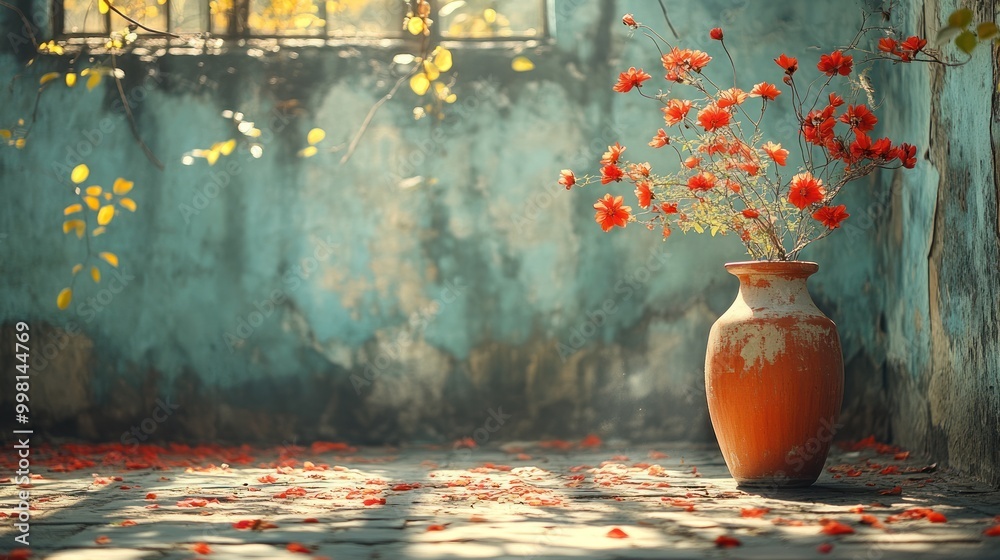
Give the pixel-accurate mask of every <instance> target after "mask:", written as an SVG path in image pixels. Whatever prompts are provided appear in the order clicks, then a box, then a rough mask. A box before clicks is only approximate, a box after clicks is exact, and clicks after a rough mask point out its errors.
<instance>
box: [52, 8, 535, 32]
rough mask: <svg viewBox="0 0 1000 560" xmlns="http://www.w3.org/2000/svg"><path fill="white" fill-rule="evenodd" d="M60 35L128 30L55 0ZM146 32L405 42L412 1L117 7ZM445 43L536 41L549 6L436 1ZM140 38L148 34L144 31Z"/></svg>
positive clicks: (113, 16)
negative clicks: (407, 19)
mask: <svg viewBox="0 0 1000 560" xmlns="http://www.w3.org/2000/svg"><path fill="white" fill-rule="evenodd" d="M56 2H57V5H56V10H57V11H56V13H57V14H58V13H60V11H61V15H62V17H61V18H57V19H59V20H60V23H61V24H62V25H61V35H62V36H65V37H88V36H94V37H107V36H108V35H109V34H110V33H112V32H120V31H122V30H123V29H125V28H126V27H128V26H129V21H128V20H127V19H126V18H123V17H122V16H120V15H119V14H117V13H115V11H114V10H112V9H109V7H108V6H107V5H106V4H105V3H104V0H56ZM111 4H112V5H113V6H114V8H115V9H117V10H118V11H120V12H122V13H124V14H125V15H127V16H128V18H131V19H133V20H136V21H138V22H140V23H142V24H143V25H144V26H146V27H149V28H152V29H157V30H162V31H167V32H170V33H175V34H181V35H183V34H200V33H208V34H210V35H211V36H215V37H230V38H231V37H240V38H250V37H287V38H293V37H298V38H310V37H312V38H323V37H328V38H345V39H349V38H404V37H406V36H407V35H408V33H406V31H405V30H404V29H403V27H402V22H403V20H404V18H405V17H406V14H407V11H408V10H409V7H410V2H409V1H408V0H111ZM431 4H432V6H433V9H434V12H433V13H434V15H435V17H433V19H434V21H435V24H434V25H433V26H431V31H432V33H433V34H434V35H435V37H436V38H437V39H441V40H487V41H489V40H494V41H496V40H529V39H540V38H542V37H544V36H545V35H546V33H547V28H548V26H547V19H546V9H545V6H546V0H503V1H502V2H501V1H500V0H433V1H432V3H431ZM501 6H502V7H501ZM135 31H136V33H138V34H139V35H143V34H145V35H147V36H148V35H149V33H147V32H144V31H143V30H142V29H137V30H135Z"/></svg>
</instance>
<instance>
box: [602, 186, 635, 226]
mask: <svg viewBox="0 0 1000 560" xmlns="http://www.w3.org/2000/svg"><path fill="white" fill-rule="evenodd" d="M622 202H623V201H622V197H621V196H611V195H610V194H606V195H604V198H602V199H600V200H598V201H597V203H596V204H594V210H597V214H595V215H594V220H595V221H597V223H599V224H601V229H603V230H604V231H611V228H613V227H615V226H618V227H620V228H623V227H625V224H627V223H628V220H629V218H630V217H631V216H632V207H631V206H622Z"/></svg>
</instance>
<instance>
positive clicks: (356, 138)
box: [340, 65, 423, 165]
mask: <svg viewBox="0 0 1000 560" xmlns="http://www.w3.org/2000/svg"><path fill="white" fill-rule="evenodd" d="M418 71H423V66H421V65H417V66H416V67H415V68H414V69H413V71H412V72H410V73H409V74H407V75H405V76H403V77H402V78H400V79H398V80H396V83H395V85H393V86H392V89H390V90H389V93H387V94H385V95H383V96H382V98H381V99H379V100H378V101H376V102H375V104H374V105H372V107H371V109H369V110H368V115H367V116H365V120H364V122H362V123H361V128H359V129H358V131H357V132H355V133H354V138H351V143H350V144H349V145H348V146H347V153H345V154H344V157H342V158H340V163H341V165H343V164H345V163H347V160H349V159H351V156H352V155H354V150H356V149H357V147H358V143H359V142H361V137H362V136H364V135H365V131H367V130H368V126H369V125H371V122H372V119H374V118H375V113H377V112H378V110H379V109H380V108H381V107H382V105H385V104H386V102H387V101H389V100H390V99H392V96H393V95H395V94H396V91H397V90H399V87H400V86H401V85H403V83H404V82H406V81H407V80H409V79H410V78H412V77H413V76H414V75H416V73H417V72H418Z"/></svg>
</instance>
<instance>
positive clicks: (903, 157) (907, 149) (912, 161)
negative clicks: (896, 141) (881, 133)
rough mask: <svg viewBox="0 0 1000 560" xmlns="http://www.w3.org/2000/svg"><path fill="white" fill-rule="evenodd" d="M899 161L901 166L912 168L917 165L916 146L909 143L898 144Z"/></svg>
mask: <svg viewBox="0 0 1000 560" xmlns="http://www.w3.org/2000/svg"><path fill="white" fill-rule="evenodd" d="M898 153H899V156H898V157H899V161H900V163H902V164H903V167H905V168H907V169H913V168H914V167H915V166H916V165H917V147H916V146H911V145H910V144H900V145H899V152H898Z"/></svg>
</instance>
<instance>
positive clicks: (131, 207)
mask: <svg viewBox="0 0 1000 560" xmlns="http://www.w3.org/2000/svg"><path fill="white" fill-rule="evenodd" d="M118 204H121V205H122V208H126V209H128V211H129V212H135V201H134V200H132V199H131V198H122V199H120V200H119V201H118Z"/></svg>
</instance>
